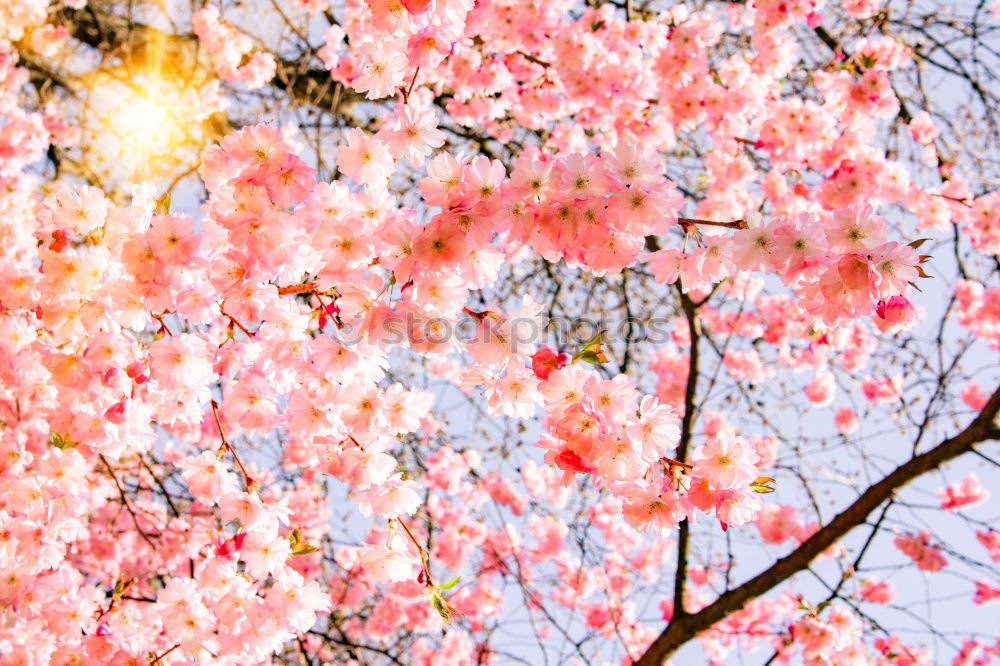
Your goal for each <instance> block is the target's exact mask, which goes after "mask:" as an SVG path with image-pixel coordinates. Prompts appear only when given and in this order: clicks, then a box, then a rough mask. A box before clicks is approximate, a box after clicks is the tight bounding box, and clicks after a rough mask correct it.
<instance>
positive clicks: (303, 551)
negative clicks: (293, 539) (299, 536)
mask: <svg viewBox="0 0 1000 666" xmlns="http://www.w3.org/2000/svg"><path fill="white" fill-rule="evenodd" d="M318 550H319V548H316V547H315V546H310V545H309V544H305V543H303V544H299V545H298V546H296V548H295V549H294V550H292V555H308V554H309V553H315V552H316V551H318Z"/></svg>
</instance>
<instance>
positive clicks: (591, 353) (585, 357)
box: [573, 331, 608, 365]
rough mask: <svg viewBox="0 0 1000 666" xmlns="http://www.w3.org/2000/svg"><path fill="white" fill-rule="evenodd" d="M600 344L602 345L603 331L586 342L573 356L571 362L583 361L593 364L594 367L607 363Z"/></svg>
mask: <svg viewBox="0 0 1000 666" xmlns="http://www.w3.org/2000/svg"><path fill="white" fill-rule="evenodd" d="M602 344H604V331H600V332H599V333H598V334H597V335H595V336H594V337H592V338H591V339H590V340H587V342H586V343H585V344H584V345H583V348H582V349H581V350H580V351H578V352H577V353H575V354H573V362H574V363H575V362H577V361H583V362H584V363H593V364H594V365H600V364H601V363H607V362H608V357H607V356H605V355H604V351H603V350H602V349H601V345H602Z"/></svg>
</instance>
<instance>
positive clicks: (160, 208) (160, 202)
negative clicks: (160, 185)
mask: <svg viewBox="0 0 1000 666" xmlns="http://www.w3.org/2000/svg"><path fill="white" fill-rule="evenodd" d="M155 203H156V214H157V215H168V214H169V213H170V192H164V193H163V196H161V197H160V198H159V199H157V200H156V201H155Z"/></svg>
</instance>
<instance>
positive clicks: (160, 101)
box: [81, 74, 201, 182]
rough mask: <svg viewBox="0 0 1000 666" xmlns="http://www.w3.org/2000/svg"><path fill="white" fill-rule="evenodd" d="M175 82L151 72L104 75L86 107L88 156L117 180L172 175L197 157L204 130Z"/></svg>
mask: <svg viewBox="0 0 1000 666" xmlns="http://www.w3.org/2000/svg"><path fill="white" fill-rule="evenodd" d="M183 93H184V91H183V90H182V89H181V88H180V86H179V85H178V84H176V83H173V82H171V81H169V80H164V79H159V78H157V77H155V76H152V75H150V74H139V75H136V76H133V77H130V78H128V79H125V80H123V79H122V78H118V77H115V76H110V75H109V76H102V77H100V78H99V79H97V80H95V81H94V83H93V84H92V85H91V86H90V87H89V89H88V91H87V96H86V102H85V104H84V107H83V110H82V116H83V121H84V122H83V123H82V125H83V129H84V132H83V137H82V141H81V143H82V147H83V149H84V153H85V157H86V162H87V164H88V166H89V168H90V169H92V170H93V171H94V172H95V173H96V174H99V175H101V176H103V177H105V178H111V179H114V180H117V181H131V182H135V181H139V180H152V181H162V180H168V179H171V178H173V177H175V176H177V175H178V174H180V173H183V172H184V170H185V169H187V168H188V165H190V164H193V163H194V160H195V159H196V158H197V151H198V149H199V147H200V145H201V132H200V130H199V127H198V123H197V122H192V119H191V118H190V117H189V116H190V111H189V110H187V109H185V102H184V101H183V100H184V94H183Z"/></svg>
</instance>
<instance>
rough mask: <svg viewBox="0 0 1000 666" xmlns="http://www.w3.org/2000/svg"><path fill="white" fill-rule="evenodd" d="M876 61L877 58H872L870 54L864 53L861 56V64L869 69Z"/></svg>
mask: <svg viewBox="0 0 1000 666" xmlns="http://www.w3.org/2000/svg"><path fill="white" fill-rule="evenodd" d="M876 62H878V59H877V58H873V57H871V56H866V55H863V56H861V64H862V65H863V66H864V68H865V69H871V68H872V67H874V66H875V63H876Z"/></svg>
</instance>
